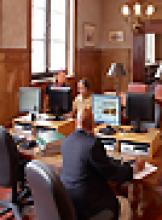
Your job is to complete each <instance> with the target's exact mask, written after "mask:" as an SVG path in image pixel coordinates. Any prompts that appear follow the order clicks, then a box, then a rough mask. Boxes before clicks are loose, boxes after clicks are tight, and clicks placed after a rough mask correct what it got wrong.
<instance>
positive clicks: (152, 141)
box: [94, 124, 160, 158]
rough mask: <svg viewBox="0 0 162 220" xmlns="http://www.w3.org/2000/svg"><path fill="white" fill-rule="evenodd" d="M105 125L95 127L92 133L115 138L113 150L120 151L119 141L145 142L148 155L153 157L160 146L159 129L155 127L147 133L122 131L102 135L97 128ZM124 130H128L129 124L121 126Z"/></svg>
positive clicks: (101, 136) (106, 137)
mask: <svg viewBox="0 0 162 220" xmlns="http://www.w3.org/2000/svg"><path fill="white" fill-rule="evenodd" d="M102 127H106V125H104V124H102V125H99V126H97V127H96V128H95V130H94V133H95V134H96V135H97V136H99V137H100V138H102V139H104V138H105V139H115V140H116V149H115V151H117V152H120V143H121V141H128V142H134V143H146V144H149V146H150V152H149V155H148V156H149V157H151V158H152V157H153V156H154V155H155V154H156V152H157V151H158V149H159V147H160V130H159V129H156V128H150V129H149V130H148V132H147V133H128V132H126V133H123V132H116V133H115V134H113V135H104V134H101V133H99V129H100V128H102ZM121 128H122V129H123V130H125V131H127V130H130V126H121Z"/></svg>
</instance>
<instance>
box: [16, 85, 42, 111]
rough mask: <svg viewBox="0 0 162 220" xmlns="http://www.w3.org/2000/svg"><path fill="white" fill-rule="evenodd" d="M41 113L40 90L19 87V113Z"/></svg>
mask: <svg viewBox="0 0 162 220" xmlns="http://www.w3.org/2000/svg"><path fill="white" fill-rule="evenodd" d="M33 111H35V112H40V111H41V88H38V87H20V89H19V112H20V113H25V112H33Z"/></svg>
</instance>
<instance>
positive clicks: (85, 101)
mask: <svg viewBox="0 0 162 220" xmlns="http://www.w3.org/2000/svg"><path fill="white" fill-rule="evenodd" d="M77 90H78V95H77V96H76V98H75V100H74V102H73V108H72V116H73V117H76V115H77V112H78V111H79V110H81V109H82V110H84V109H85V108H87V109H91V107H92V99H91V93H90V83H89V82H88V80H87V79H85V78H83V79H81V80H80V81H79V82H78V84H77Z"/></svg>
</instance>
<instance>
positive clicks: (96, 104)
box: [93, 94, 121, 126]
mask: <svg viewBox="0 0 162 220" xmlns="http://www.w3.org/2000/svg"><path fill="white" fill-rule="evenodd" d="M93 115H94V122H95V123H106V124H107V125H110V126H111V125H115V126H120V124H121V117H120V116H121V103H120V97H119V96H115V95H114V96H112V95H101V94H94V95H93Z"/></svg>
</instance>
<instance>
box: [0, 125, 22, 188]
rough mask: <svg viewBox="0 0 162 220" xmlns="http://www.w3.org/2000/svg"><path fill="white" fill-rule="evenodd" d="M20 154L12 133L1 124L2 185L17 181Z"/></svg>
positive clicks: (0, 165) (0, 163)
mask: <svg viewBox="0 0 162 220" xmlns="http://www.w3.org/2000/svg"><path fill="white" fill-rule="evenodd" d="M17 170H18V154H17V147H16V144H15V143H14V141H13V139H12V137H11V135H10V134H9V133H8V132H7V131H6V129H5V128H4V127H3V126H0V185H1V186H6V187H11V186H13V185H14V184H15V183H16V181H17V173H18V172H17Z"/></svg>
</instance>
